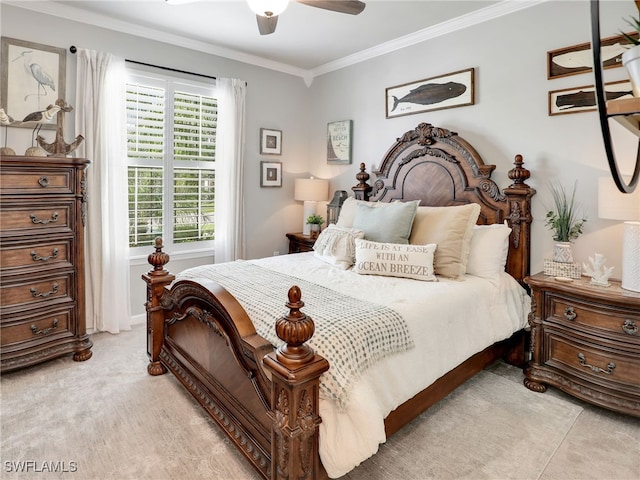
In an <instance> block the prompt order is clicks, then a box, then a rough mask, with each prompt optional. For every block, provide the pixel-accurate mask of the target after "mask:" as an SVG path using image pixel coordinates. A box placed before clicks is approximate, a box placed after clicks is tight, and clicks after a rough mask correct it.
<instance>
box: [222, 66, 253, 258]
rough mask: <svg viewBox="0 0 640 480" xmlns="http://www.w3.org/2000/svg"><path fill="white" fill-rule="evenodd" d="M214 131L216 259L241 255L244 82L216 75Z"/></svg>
mask: <svg viewBox="0 0 640 480" xmlns="http://www.w3.org/2000/svg"><path fill="white" fill-rule="evenodd" d="M216 83H217V90H218V125H217V132H216V199H215V201H216V214H215V222H216V223H215V236H216V237H215V238H216V240H215V249H216V251H215V261H216V263H222V262H229V261H232V260H237V259H239V258H244V256H245V239H244V189H243V182H244V139H245V136H244V122H245V120H244V117H245V97H246V91H247V87H246V83H245V82H244V81H242V80H238V79H235V78H219V79H217V81H216Z"/></svg>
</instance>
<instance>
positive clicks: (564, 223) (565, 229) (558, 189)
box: [545, 183, 587, 263]
mask: <svg viewBox="0 0 640 480" xmlns="http://www.w3.org/2000/svg"><path fill="white" fill-rule="evenodd" d="M549 188H550V190H551V195H552V196H553V208H552V209H550V210H549V211H548V212H547V216H546V219H545V225H546V226H547V227H549V228H550V229H551V230H553V239H554V240H555V242H556V243H555V245H554V247H553V261H554V262H562V263H573V254H572V252H571V241H572V240H575V239H576V238H578V237H579V236H580V234H581V233H582V227H583V226H584V224H585V222H586V221H587V219H586V218H584V217H582V216H581V215H579V214H578V205H577V204H576V202H575V196H576V184H575V183H574V185H573V191H572V192H571V196H568V195H567V192H566V191H565V189H564V187H563V186H562V185H558V186H555V185H550V187H549Z"/></svg>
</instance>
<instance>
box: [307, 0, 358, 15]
mask: <svg viewBox="0 0 640 480" xmlns="http://www.w3.org/2000/svg"><path fill="white" fill-rule="evenodd" d="M296 2H298V3H302V4H304V5H309V6H310V7H316V8H323V9H325V10H331V11H333V12H340V13H348V14H349V15H358V14H359V13H360V12H362V11H363V10H364V7H365V6H366V4H365V3H364V2H359V1H358V0H296Z"/></svg>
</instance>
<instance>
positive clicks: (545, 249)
mask: <svg viewBox="0 0 640 480" xmlns="http://www.w3.org/2000/svg"><path fill="white" fill-rule="evenodd" d="M601 3H603V5H602V7H601V10H602V13H601V15H602V17H603V18H602V20H601V25H602V29H601V30H602V36H603V37H608V36H613V35H616V34H618V28H624V27H625V26H626V24H625V23H624V22H623V21H622V17H628V16H630V15H631V14H633V13H634V5H633V2H629V1H625V2H612V1H607V2H601ZM589 8H590V5H589V2H587V1H564V2H560V1H550V2H547V3H543V4H540V5H537V6H535V7H531V8H529V9H526V10H522V11H519V12H517V13H513V14H510V15H508V16H504V17H501V18H497V19H494V20H491V21H488V22H485V23H483V24H480V25H476V26H473V27H469V28H466V29H464V30H462V31H458V32H455V33H451V34H448V35H446V36H442V37H439V38H435V39H432V40H429V41H427V42H424V43H422V44H419V45H415V46H412V47H408V48H404V49H402V50H400V51H396V52H393V53H390V54H387V55H385V56H382V57H378V58H375V59H372V60H369V61H367V62H364V63H360V64H357V65H354V66H352V67H349V68H344V69H342V70H339V71H336V72H333V73H330V74H326V75H323V76H321V77H319V78H317V79H316V80H314V83H313V84H312V86H311V91H312V98H313V99H314V103H313V106H312V110H313V112H314V116H313V118H311V119H310V121H311V124H310V129H311V131H312V132H314V136H313V138H312V139H311V148H310V155H311V156H312V160H313V162H314V164H315V165H316V168H315V170H316V172H317V173H318V175H320V176H325V177H333V180H332V184H331V188H332V189H346V190H348V189H349V188H350V187H351V186H352V185H354V184H355V182H354V177H353V175H354V172H355V171H356V169H357V165H358V164H359V163H360V162H365V163H366V164H367V166H368V167H370V166H371V164H374V165H375V166H379V165H380V161H381V159H382V157H383V155H384V153H385V152H386V151H387V149H388V148H389V147H390V146H391V145H392V143H393V142H394V141H395V139H396V138H397V137H399V136H400V135H401V134H402V133H404V132H405V131H407V130H411V129H413V128H414V127H415V126H416V125H418V123H420V122H428V123H431V124H433V125H436V126H438V127H444V128H448V129H451V130H453V131H456V132H458V133H459V134H460V136H462V137H463V138H465V139H466V140H468V141H469V142H470V143H471V144H472V145H473V146H474V147H475V148H476V149H477V150H478V152H479V153H480V155H481V156H483V158H484V160H485V162H486V163H494V164H496V165H497V169H496V172H495V173H494V175H493V179H494V180H495V181H496V182H497V183H498V185H500V186H505V187H506V186H508V185H509V184H510V183H511V182H510V181H509V179H508V177H507V176H506V173H507V171H508V170H509V169H510V168H511V166H512V162H513V159H514V157H515V155H516V154H522V155H523V156H524V160H525V167H527V168H529V169H530V170H531V172H532V175H531V179H530V181H529V182H528V183H529V185H531V186H532V187H534V188H535V189H536V190H537V192H538V193H537V195H536V196H535V197H534V199H533V215H534V219H535V220H534V223H533V227H532V267H531V270H532V273H533V272H537V271H540V270H542V266H543V260H544V259H545V258H550V257H551V252H552V248H553V240H552V235H551V232H550V230H549V229H547V228H546V227H545V225H544V218H545V214H546V211H547V207H550V206H551V205H552V201H551V197H550V193H549V189H548V182H549V181H553V182H561V183H562V184H563V185H565V187H566V188H568V189H569V190H570V189H571V188H572V187H573V182H574V181H576V180H577V195H576V197H577V200H578V201H579V202H580V203H581V204H582V205H583V207H584V212H585V214H586V216H587V217H588V222H587V223H586V225H585V233H584V235H582V236H581V237H580V238H579V239H578V240H577V241H576V242H575V243H574V257H575V261H577V262H583V261H588V257H589V256H593V254H594V253H595V252H600V253H603V254H604V255H605V257H606V258H607V259H608V262H607V264H608V265H614V266H615V270H614V275H613V276H614V277H617V278H619V277H620V275H621V245H622V239H621V235H622V226H621V224H620V223H617V222H614V221H610V220H602V219H599V218H598V214H597V193H596V192H597V179H598V177H600V176H607V175H609V173H608V167H607V163H606V156H605V153H604V148H603V141H602V135H601V133H600V126H599V123H598V116H597V113H596V112H583V113H575V114H567V115H556V116H549V115H548V106H547V105H548V92H549V91H550V90H560V89H564V88H577V87H580V86H586V85H593V83H594V79H593V74H592V73H588V74H581V75H573V76H568V77H563V78H557V79H554V80H547V59H546V53H547V51H549V50H555V49H558V48H563V47H567V46H571V45H575V44H579V43H584V42H589V41H590V39H591V23H590V22H591V20H590V10H589ZM470 67H474V68H475V69H476V71H475V74H476V77H475V87H476V104H475V105H472V106H467V107H460V108H453V109H448V110H440V111H434V112H427V113H421V114H415V115H408V116H404V117H397V118H393V119H386V118H385V106H384V97H385V88H386V87H391V86H394V85H399V84H403V83H408V82H412V81H417V80H421V79H424V78H429V77H433V76H437V75H441V74H446V73H448V72H455V71H458V70H462V69H466V68H470ZM624 78H626V72H625V71H624V69H623V68H616V69H611V70H607V72H606V81H613V80H621V79H624ZM343 119H352V120H353V121H354V154H353V157H354V164H355V165H352V166H333V165H331V166H329V165H327V164H326V161H325V160H324V155H325V154H324V150H323V149H324V141H325V140H324V136H323V132H324V129H325V128H326V123H327V122H330V121H334V120H343ZM625 133H626V132H625ZM634 142H635V143H632V144H633V148H630V149H627V150H625V151H622V152H621V153H622V158H623V159H625V161H626V162H625V163H626V164H627V169H628V170H629V173H630V170H631V168H632V165H631V164H630V163H629V162H630V161H632V160H633V159H635V150H634V148H635V147H636V146H637V139H634ZM368 170H369V168H368ZM369 171H370V170H369Z"/></svg>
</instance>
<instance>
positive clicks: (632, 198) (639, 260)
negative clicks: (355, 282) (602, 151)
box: [598, 177, 640, 292]
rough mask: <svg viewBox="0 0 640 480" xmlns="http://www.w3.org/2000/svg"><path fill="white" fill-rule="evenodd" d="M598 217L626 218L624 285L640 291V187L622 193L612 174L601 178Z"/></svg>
mask: <svg viewBox="0 0 640 480" xmlns="http://www.w3.org/2000/svg"><path fill="white" fill-rule="evenodd" d="M598 217H600V218H606V219H609V220H623V221H624V230H623V234H622V288H624V289H625V290H631V291H634V292H640V221H638V220H640V189H639V188H636V190H635V191H634V192H633V193H622V192H620V191H619V190H618V188H617V187H616V185H615V184H614V183H613V179H611V178H610V177H602V178H599V179H598Z"/></svg>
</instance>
